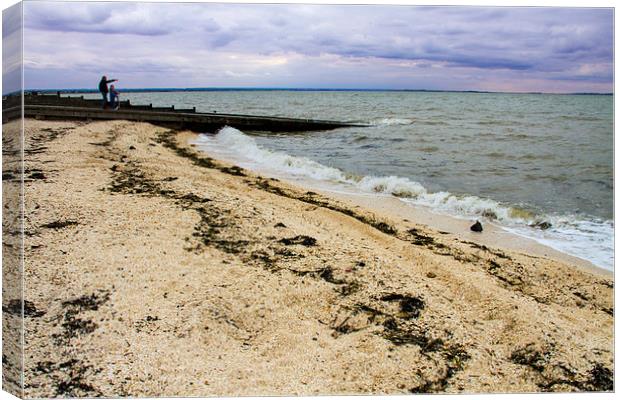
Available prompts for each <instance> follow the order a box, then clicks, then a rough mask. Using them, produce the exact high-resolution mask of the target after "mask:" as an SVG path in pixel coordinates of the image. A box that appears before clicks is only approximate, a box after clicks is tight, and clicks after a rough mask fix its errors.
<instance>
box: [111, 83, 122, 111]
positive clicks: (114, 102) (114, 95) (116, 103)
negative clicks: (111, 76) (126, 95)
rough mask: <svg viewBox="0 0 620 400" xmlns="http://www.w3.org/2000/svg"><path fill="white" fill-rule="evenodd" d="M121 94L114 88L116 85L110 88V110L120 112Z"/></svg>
mask: <svg viewBox="0 0 620 400" xmlns="http://www.w3.org/2000/svg"><path fill="white" fill-rule="evenodd" d="M118 95H119V92H118V90H116V88H114V85H111V86H110V108H111V109H112V110H118V109H119V107H120V103H119V101H118Z"/></svg>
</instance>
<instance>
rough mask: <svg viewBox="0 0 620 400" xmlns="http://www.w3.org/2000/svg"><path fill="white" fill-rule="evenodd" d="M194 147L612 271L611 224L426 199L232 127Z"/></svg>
mask: <svg viewBox="0 0 620 400" xmlns="http://www.w3.org/2000/svg"><path fill="white" fill-rule="evenodd" d="M198 144H201V145H205V146H206V150H207V151H209V152H213V151H215V153H217V154H222V155H224V156H231V157H232V158H234V159H235V162H238V163H239V164H240V165H241V166H244V167H246V168H250V169H252V168H257V169H264V170H269V171H273V172H276V173H278V174H284V175H287V176H292V177H297V178H306V179H307V178H309V179H313V180H317V181H321V182H326V181H327V182H332V183H338V184H344V185H345V186H348V187H351V188H354V190H356V191H359V192H362V193H369V194H381V195H392V196H396V197H398V198H400V199H401V200H402V201H404V202H406V203H409V204H412V205H418V206H424V207H428V208H430V209H431V210H434V211H436V212H440V213H443V214H447V215H452V216H456V217H461V218H462V217H465V218H473V219H481V220H492V221H496V222H499V223H500V224H501V225H502V226H504V227H505V228H506V229H508V230H510V231H512V232H513V233H516V234H520V235H522V236H526V237H530V238H533V239H535V240H537V241H539V242H540V243H543V244H545V245H548V246H550V247H553V248H555V249H557V250H560V251H563V252H565V253H568V254H572V255H575V256H577V257H581V258H585V259H587V260H589V261H591V262H593V263H595V264H596V265H598V266H601V267H604V268H608V269H612V268H613V232H614V228H613V222H611V221H590V220H585V219H583V218H578V217H575V216H547V215H536V214H534V213H532V212H528V211H525V210H520V209H517V208H514V207H510V206H508V205H504V204H501V203H499V202H497V201H494V200H491V199H484V198H480V197H477V196H458V195H455V194H452V193H449V192H434V193H431V192H429V191H428V190H427V189H426V188H425V187H424V186H423V185H422V184H420V183H418V182H415V181H412V180H410V179H408V178H404V177H398V176H383V177H377V176H364V177H355V176H352V175H350V174H346V173H344V172H343V171H341V170H339V169H337V168H332V167H328V166H325V165H323V164H320V163H318V162H316V161H313V160H310V159H308V158H305V157H295V156H291V155H288V154H286V153H282V152H277V151H271V150H268V149H265V148H262V147H260V146H259V145H258V144H257V143H256V141H255V140H254V139H253V138H252V137H250V136H247V135H245V134H244V133H243V132H241V131H239V130H237V129H235V128H231V127H225V128H222V129H221V130H220V131H219V132H218V133H217V134H216V135H201V137H200V139H199V141H198ZM543 221H544V222H549V223H550V224H551V228H550V229H547V230H544V231H543V230H541V229H535V228H532V227H531V225H533V224H536V223H540V222H543ZM610 254H611V256H610Z"/></svg>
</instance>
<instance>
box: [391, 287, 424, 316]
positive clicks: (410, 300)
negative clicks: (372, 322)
mask: <svg viewBox="0 0 620 400" xmlns="http://www.w3.org/2000/svg"><path fill="white" fill-rule="evenodd" d="M381 300H382V301H390V302H392V301H397V302H399V304H400V311H401V313H402V314H403V317H405V318H407V319H408V318H418V317H419V316H420V312H421V311H422V310H423V309H424V300H422V299H421V298H419V297H415V296H406V295H402V294H398V293H392V294H388V295H385V296H383V297H381Z"/></svg>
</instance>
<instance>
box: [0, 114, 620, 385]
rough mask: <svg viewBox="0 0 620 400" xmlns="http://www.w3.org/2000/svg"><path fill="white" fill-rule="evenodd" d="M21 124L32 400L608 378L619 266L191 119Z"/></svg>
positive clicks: (8, 314)
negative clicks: (216, 135) (306, 168)
mask: <svg viewBox="0 0 620 400" xmlns="http://www.w3.org/2000/svg"><path fill="white" fill-rule="evenodd" d="M25 125H26V150H27V151H26V170H27V171H26V174H25V178H26V183H25V196H26V203H25V209H26V221H25V232H26V237H25V238H26V241H25V244H26V246H25V259H26V262H25V276H24V279H25V284H24V294H25V300H26V301H27V303H26V305H27V307H26V308H27V312H26V314H27V315H26V318H25V328H26V331H25V362H24V374H25V375H24V378H25V379H24V383H25V395H26V396H28V397H49V396H108V397H112V396H238V395H313V394H400V393H412V392H413V393H419V392H426V393H431V392H440V393H454V392H464V393H478V392H538V391H600V390H611V389H612V385H613V281H612V280H611V279H612V278H611V277H610V276H609V274H603V273H598V272H597V271H594V270H586V269H583V268H578V267H576V266H575V265H570V264H569V263H563V262H560V261H557V260H553V259H548V258H544V257H541V256H539V255H531V254H530V255H528V254H521V253H518V252H516V251H513V250H506V249H498V248H492V247H489V246H487V245H484V244H480V243H477V242H475V241H473V240H470V238H466V237H464V236H462V237H459V236H457V235H453V234H442V233H440V232H438V231H434V230H431V229H429V228H427V227H426V226H424V225H421V224H416V221H414V220H408V221H403V220H402V219H400V218H399V219H397V218H392V216H390V215H387V214H386V215H383V214H378V213H376V212H370V211H367V210H365V209H364V208H363V207H360V206H355V205H352V204H349V203H347V202H345V201H343V200H335V199H330V198H328V197H325V196H323V195H320V194H315V193H311V192H306V191H304V190H302V189H299V188H295V187H293V186H291V185H289V184H285V183H283V182H280V181H276V180H270V179H265V178H261V177H260V176H256V175H254V174H252V173H250V172H249V171H245V170H242V169H239V168H236V167H234V166H231V165H226V164H224V163H221V162H218V161H215V160H212V159H210V158H208V157H206V156H205V155H201V154H198V153H197V152H195V150H194V149H193V148H192V147H191V146H189V145H188V144H187V143H188V140H190V139H192V138H193V137H194V135H193V134H192V133H191V132H174V131H171V130H168V129H165V128H161V127H155V126H153V125H149V124H146V123H130V122H125V121H114V122H92V123H75V122H51V121H36V120H26V122H25ZM28 150H30V151H28ZM10 181H11V180H10V179H9V180H8V182H9V183H10ZM5 251H6V247H5ZM4 293H5V296H4V300H3V302H4V303H3V305H4V306H5V307H4V308H5V313H4V314H5V321H7V320H8V322H9V323H11V321H13V322H15V321H18V317H19V315H18V313H15V312H14V311H12V309H11V307H10V305H11V304H10V301H11V300H15V298H14V296H15V293H11V292H10V291H9V292H7V289H6V288H5V292H4ZM7 294H9V297H7ZM11 296H13V297H11ZM18 363H19V361H16V360H13V359H11V358H10V357H9V358H7V359H6V360H5V359H3V366H4V367H5V369H11V368H13V369H15V368H17V367H16V365H17V364H18ZM5 375H6V374H5ZM5 382H6V381H5Z"/></svg>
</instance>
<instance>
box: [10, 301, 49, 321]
mask: <svg viewBox="0 0 620 400" xmlns="http://www.w3.org/2000/svg"><path fill="white" fill-rule="evenodd" d="M2 311H4V312H6V313H8V314H13V315H18V316H21V315H22V301H21V300H20V299H13V300H10V301H9V302H8V304H7V305H6V306H2ZM43 315H45V311H41V310H38V309H37V308H36V307H35V305H34V303H33V302H31V301H28V300H24V317H33V318H36V317H41V316H43Z"/></svg>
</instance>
